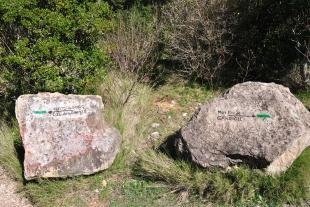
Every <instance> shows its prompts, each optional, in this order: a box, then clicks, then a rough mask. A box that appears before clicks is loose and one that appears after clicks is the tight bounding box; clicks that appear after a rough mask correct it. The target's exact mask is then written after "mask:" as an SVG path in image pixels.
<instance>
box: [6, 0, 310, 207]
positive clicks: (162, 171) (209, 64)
mask: <svg viewBox="0 0 310 207" xmlns="http://www.w3.org/2000/svg"><path fill="white" fill-rule="evenodd" d="M308 8H310V2H309V1H307V0H288V1H271V0H262V1H254V0H249V1H245V0H237V1H236V0H213V1H207V0H173V1H143V0H135V1H128V0H110V1H104V0H101V1H99V0H98V1H97V0H85V1H77V0H59V1H52V0H10V1H6V0H0V103H1V104H0V117H1V124H0V165H1V166H3V167H4V168H5V169H6V170H7V171H8V172H9V174H10V175H11V177H12V178H13V179H15V180H17V182H18V183H20V186H19V189H20V193H21V194H22V195H24V196H26V197H27V198H29V199H30V200H31V201H32V202H33V203H34V204H35V205H36V206H42V207H43V206H44V207H45V206H100V205H101V206H102V205H109V206H206V205H209V206H249V207H250V206H261V207H262V206H266V207H267V206H283V205H284V204H293V205H296V206H301V205H305V202H306V201H309V200H310V191H309V189H310V183H309V177H310V166H309V164H310V149H309V148H307V149H306V150H305V151H304V152H303V153H302V155H301V156H300V157H299V158H298V159H297V160H296V161H295V162H294V163H293V165H292V166H291V167H290V168H289V169H288V170H287V171H286V172H285V173H283V174H281V175H278V176H269V175H265V174H264V173H263V172H262V171H260V170H252V169H249V168H248V167H247V166H240V167H238V168H237V167H236V168H232V169H231V170H230V171H227V172H224V171H220V170H206V169H200V168H198V167H196V166H193V165H192V164H191V163H189V162H187V161H185V160H179V159H176V158H175V156H174V154H173V152H171V149H170V143H169V140H171V138H173V136H175V133H177V131H178V130H179V129H180V128H181V127H182V126H184V124H185V123H186V122H187V121H188V120H189V119H190V118H191V116H192V114H193V112H194V111H195V110H196V109H197V107H199V106H200V104H201V103H205V102H207V101H209V100H211V99H212V98H214V97H216V96H218V95H219V94H220V93H221V92H222V91H223V90H225V89H226V88H227V87H230V86H232V85H233V84H236V83H240V82H245V81H261V82H276V83H279V84H283V85H285V86H287V87H289V88H290V90H291V91H292V92H293V93H294V94H295V95H296V97H297V98H299V99H300V100H301V101H302V102H303V103H304V105H305V106H306V107H307V108H308V109H309V108H310V92H309V90H310V72H309V71H310V68H309V66H310V62H309V61H310V38H309V34H310V28H309V16H310V14H309V9H308ZM42 91H48V92H61V93H64V94H70V93H74V94H99V95H101V96H102V98H103V101H104V104H105V109H104V116H105V120H107V122H108V123H109V124H111V125H112V126H114V127H116V128H117V129H118V130H119V131H120V133H121V135H122V147H121V151H120V153H119V154H118V156H117V158H116V160H115V161H114V163H113V165H112V166H111V167H110V168H109V169H108V170H105V171H103V172H100V173H96V174H95V175H91V176H78V177H73V178H67V179H43V180H36V181H31V182H26V181H25V179H24V177H23V169H22V162H23V147H22V144H21V140H20V137H19V132H18V127H17V124H16V119H15V114H14V107H15V100H16V99H17V97H18V96H19V95H21V94H25V93H37V92H42ZM154 124H155V125H154ZM154 132H156V133H157V134H159V136H158V137H157V136H156V137H153V136H152V134H153V133H154Z"/></svg>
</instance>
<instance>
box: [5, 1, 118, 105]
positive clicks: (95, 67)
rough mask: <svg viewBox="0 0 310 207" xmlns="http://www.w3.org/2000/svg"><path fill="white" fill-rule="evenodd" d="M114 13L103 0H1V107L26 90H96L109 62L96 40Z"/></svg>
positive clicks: (34, 91) (72, 91) (29, 91)
mask: <svg viewBox="0 0 310 207" xmlns="http://www.w3.org/2000/svg"><path fill="white" fill-rule="evenodd" d="M111 16H112V13H111V10H110V8H109V5H108V4H107V3H105V2H101V3H99V2H96V1H75V0H64V1H40V0H31V1H27V0H22V1H20V0H13V1H5V0H1V1H0V67H1V72H0V81H1V82H0V87H1V92H2V93H1V96H0V98H1V101H2V102H3V103H4V104H1V110H2V111H3V110H4V109H5V107H12V106H13V105H14V103H13V102H12V101H14V100H15V99H16V98H17V97H18V96H19V95H21V94H25V93H36V92H39V91H52V92H54V91H58V92H63V93H81V92H83V91H85V90H86V89H87V88H93V89H94V88H95V87H94V85H92V84H93V83H94V80H96V79H97V81H98V79H99V80H100V79H101V80H102V75H103V72H105V70H104V66H105V65H106V64H107V63H108V57H107V56H106V55H105V53H103V52H102V51H101V50H100V49H99V48H98V47H96V45H95V44H96V41H97V40H98V38H99V37H100V36H101V35H102V33H103V32H105V31H107V30H109V28H110V27H111V21H110V19H111ZM5 103H7V104H5Z"/></svg>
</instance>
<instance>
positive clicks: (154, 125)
mask: <svg viewBox="0 0 310 207" xmlns="http://www.w3.org/2000/svg"><path fill="white" fill-rule="evenodd" d="M159 126H160V124H159V123H153V124H152V128H158V127H159Z"/></svg>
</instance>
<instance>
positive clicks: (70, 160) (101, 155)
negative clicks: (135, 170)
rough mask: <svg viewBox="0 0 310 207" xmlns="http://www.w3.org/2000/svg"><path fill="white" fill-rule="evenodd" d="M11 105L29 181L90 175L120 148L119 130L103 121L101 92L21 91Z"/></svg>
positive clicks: (111, 159)
mask: <svg viewBox="0 0 310 207" xmlns="http://www.w3.org/2000/svg"><path fill="white" fill-rule="evenodd" d="M15 110H16V117H17V120H18V123H19V128H20V134H21V137H22V142H23V146H24V149H25V160H24V175H25V178H26V179H27V180H30V179H34V178H42V177H43V178H47V177H67V176H75V175H88V174H92V173H95V172H98V171H100V170H103V169H106V168H108V167H109V166H110V165H111V164H112V162H113V160H114V158H115V156H116V154H117V152H118V150H119V145H120V134H119V133H118V131H117V130H116V129H114V128H111V127H109V126H108V125H107V124H106V123H105V122H104V120H103V114H102V110H103V103H102V99H101V97H100V96H92V95H63V94H60V93H39V94H37V95H22V96H20V97H19V98H18V100H17V101H16V109H15Z"/></svg>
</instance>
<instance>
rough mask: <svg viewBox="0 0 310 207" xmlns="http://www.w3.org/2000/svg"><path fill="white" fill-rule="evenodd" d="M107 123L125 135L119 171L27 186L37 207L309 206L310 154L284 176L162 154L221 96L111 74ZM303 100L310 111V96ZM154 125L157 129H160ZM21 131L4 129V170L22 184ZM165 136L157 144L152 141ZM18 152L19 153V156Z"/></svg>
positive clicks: (105, 89)
mask: <svg viewBox="0 0 310 207" xmlns="http://www.w3.org/2000/svg"><path fill="white" fill-rule="evenodd" d="M98 93H99V94H100V95H101V96H102V97H103V101H104V105H105V109H104V116H105V120H106V121H107V123H110V124H111V125H113V126H115V127H116V128H117V129H118V130H119V131H120V133H121V135H122V148H121V151H120V153H119V154H118V155H117V157H116V159H115V161H114V163H113V165H112V166H111V167H110V168H109V169H107V170H105V171H103V172H99V173H96V174H94V175H91V176H78V177H74V178H67V179H44V180H38V181H32V182H26V183H25V185H21V188H20V189H21V191H22V192H23V193H24V195H26V196H27V197H28V198H29V199H30V200H31V201H32V202H33V203H34V204H35V205H36V206H39V207H40V206H42V207H43V206H44V207H46V206H81V207H84V206H102V205H109V206H214V205H215V206H240V207H241V206H242V207H247V206H249V207H250V206H255V205H259V206H261V207H263V206H266V207H267V206H279V205H281V204H282V203H294V204H299V203H300V202H302V201H303V200H309V199H310V196H309V179H307V178H309V177H310V175H309V173H310V166H309V163H310V149H309V148H308V149H307V150H305V151H304V152H303V154H302V155H301V156H300V157H299V158H298V159H297V160H296V161H295V162H294V164H293V165H292V166H291V167H290V168H289V170H288V171H287V172H286V173H285V174H282V175H281V176H277V177H271V176H266V175H264V174H263V173H262V172H260V171H257V170H256V171H253V170H250V169H248V168H246V167H240V168H236V169H235V168H234V169H232V170H231V171H229V172H222V171H207V170H203V169H199V168H196V167H193V166H192V165H191V164H190V163H188V162H185V161H180V160H174V159H172V158H171V157H170V156H168V155H167V154H164V153H162V152H159V151H158V149H159V148H160V146H162V143H163V142H165V141H166V140H167V137H169V136H171V135H172V134H174V133H175V132H176V131H177V130H179V129H180V128H181V127H182V126H183V125H184V124H185V123H186V122H187V121H188V120H189V119H190V116H191V114H192V113H193V112H194V111H195V110H196V108H197V107H198V106H199V104H200V103H203V102H206V101H207V100H210V99H212V98H213V97H215V96H217V95H218V93H219V92H218V91H210V90H209V89H207V88H205V87H202V86H200V85H196V84H188V83H187V82H184V81H182V80H175V81H174V82H171V83H167V84H165V85H163V86H160V87H158V88H151V87H149V86H147V85H146V84H138V83H135V81H134V77H130V76H125V75H123V74H119V73H110V74H109V76H107V78H106V80H105V82H104V83H103V84H102V86H101V87H100V88H99V90H98ZM297 96H298V98H300V100H301V101H302V102H303V103H304V104H305V105H307V106H310V95H309V93H299V94H297ZM153 123H157V126H155V127H152V124H153ZM16 129H17V127H8V126H6V125H5V124H2V125H1V127H0V148H1V151H0V164H1V165H3V166H4V167H5V168H6V169H7V170H8V171H9V172H10V174H11V175H12V177H14V178H16V180H18V181H19V182H20V183H22V182H23V181H24V180H23V177H22V167H21V165H20V162H19V159H18V157H19V156H18V155H19V153H18V152H17V151H16V149H17V150H18V149H20V148H18V147H20V146H21V144H20V141H19V138H18V130H16ZM153 132H158V133H159V137H158V138H156V139H152V137H150V134H151V133H153ZM16 147H17V148H16Z"/></svg>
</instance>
